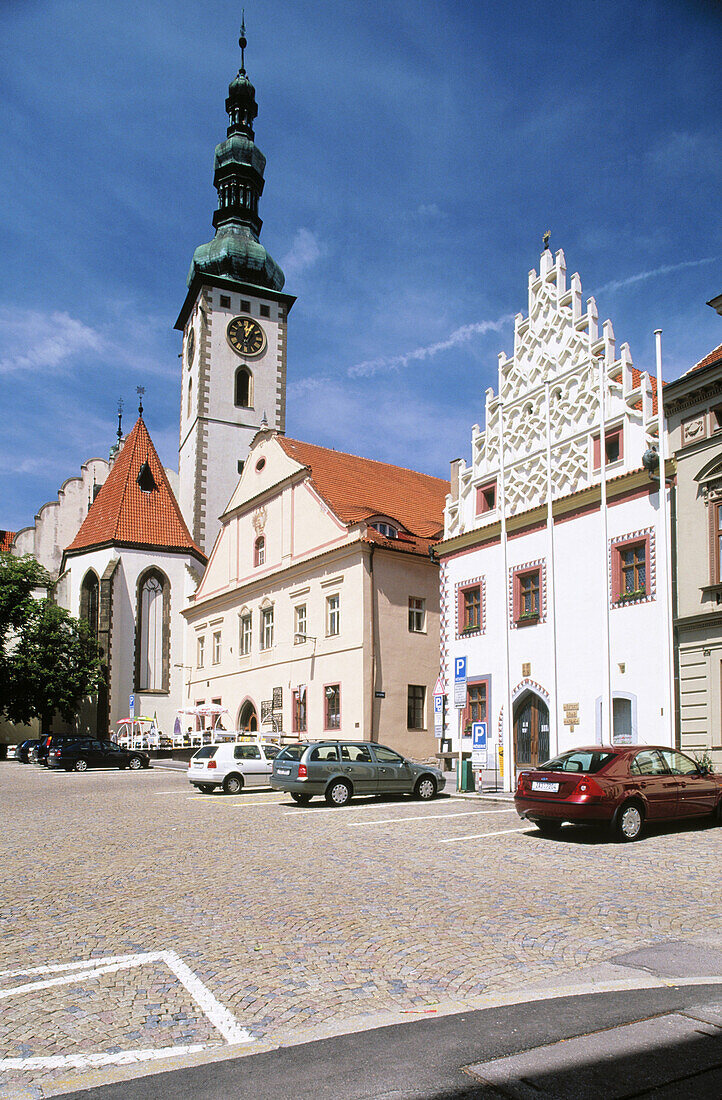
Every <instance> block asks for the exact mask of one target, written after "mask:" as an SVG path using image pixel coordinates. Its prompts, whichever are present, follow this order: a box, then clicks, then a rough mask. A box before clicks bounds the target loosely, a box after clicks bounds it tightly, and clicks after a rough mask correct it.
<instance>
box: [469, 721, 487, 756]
mask: <svg viewBox="0 0 722 1100" xmlns="http://www.w3.org/2000/svg"><path fill="white" fill-rule="evenodd" d="M471 747H472V749H481V750H482V751H485V750H486V722H472V723H471Z"/></svg>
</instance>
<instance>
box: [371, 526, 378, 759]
mask: <svg viewBox="0 0 722 1100" xmlns="http://www.w3.org/2000/svg"><path fill="white" fill-rule="evenodd" d="M374 549H375V547H374V544H373V543H371V551H370V553H369V580H370V582H371V711H370V715H369V740H370V741H376V740H378V738H377V737H374V707H375V703H376V695H375V693H376V581H375V579H374Z"/></svg>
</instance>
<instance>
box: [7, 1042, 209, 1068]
mask: <svg viewBox="0 0 722 1100" xmlns="http://www.w3.org/2000/svg"><path fill="white" fill-rule="evenodd" d="M199 1050H205V1046H204V1044H203V1043H191V1044H190V1045H189V1046H184V1047H160V1048H158V1049H155V1050H154V1049H152V1048H151V1049H149V1050H120V1051H118V1053H117V1054H54V1055H50V1056H48V1057H45V1058H43V1057H36V1058H0V1069H85V1068H86V1067H88V1066H127V1065H131V1064H132V1063H133V1062H152V1061H158V1059H160V1058H178V1057H180V1056H181V1055H182V1054H195V1053H196V1052H197V1051H199Z"/></svg>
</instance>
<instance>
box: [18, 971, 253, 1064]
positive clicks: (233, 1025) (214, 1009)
mask: <svg viewBox="0 0 722 1100" xmlns="http://www.w3.org/2000/svg"><path fill="white" fill-rule="evenodd" d="M157 962H162V963H165V965H166V966H167V967H168V969H169V970H171V971H172V973H173V974H175V976H176V978H177V979H178V981H179V982H180V983H181V985H182V986H183V987H184V988H185V989H186V990H187V992H188V993H189V994H190V996H191V997H192V998H193V1000H194V1001H195V1002H196V1004H197V1005H198V1007H199V1008H200V1009H201V1011H202V1012H203V1014H204V1015H205V1016H206V1018H207V1019H208V1020H209V1021H210V1022H211V1023H212V1024H213V1026H214V1027H215V1028H216V1030H217V1031H219V1032H220V1033H221V1035H222V1036H223V1038H224V1039H225V1040H226V1042H227V1043H229V1044H237V1043H251V1042H253V1037H252V1036H251V1035H250V1034H249V1032H248V1031H246V1029H245V1028H242V1027H241V1026H240V1024H239V1023H238V1021H237V1020H236V1018H235V1016H233V1015H232V1013H230V1012H229V1011H228V1009H227V1008H225V1007H224V1005H222V1004H221V1002H220V1001H218V1000H217V999H216V998H215V997H214V996H213V994H212V993H211V991H210V990H209V989H208V988H207V987H206V986H205V985H204V984H203V982H202V981H201V980H200V978H198V977H197V976H196V975H195V974H194V973H193V971H192V970H191V969H190V967H189V966H187V965H186V964H185V963H184V962H183V960H182V959H181V958H180V956H179V955H177V954H176V952H175V951H148V952H145V953H143V954H137V955H115V956H108V957H106V958H104V959H88V960H85V961H83V962H75V963H59V964H51V965H48V966H36V967H32V968H31V969H29V970H6V971H3V972H1V973H0V977H4V978H18V977H32V976H34V975H35V976H39V975H41V974H53V975H55V976H54V977H48V978H45V979H44V980H41V981H33V982H25V983H24V984H23V985H17V986H15V987H14V988H12V989H0V1000H7V999H8V998H9V997H14V996H16V995H18V994H21V993H34V992H37V991H40V990H43V989H50V988H52V987H54V986H61V985H69V984H74V983H77V982H78V981H83V980H86V979H87V980H93V979H95V978H98V977H101V976H103V975H104V974H115V973H117V972H118V971H120V970H130V969H132V968H133V967H137V966H142V965H143V964H144V963H157ZM207 1045H208V1044H206V1043H193V1044H190V1045H189V1044H186V1045H184V1046H177V1047H163V1048H159V1049H151V1050H124V1051H123V1050H121V1051H117V1052H115V1053H113V1054H105V1053H96V1054H61V1055H52V1056H48V1057H32V1058H0V1069H23V1068H28V1069H33V1068H36V1069H43V1068H50V1069H55V1068H62V1067H64V1066H70V1067H75V1068H82V1067H83V1066H94V1065H95V1066H99V1065H124V1064H127V1063H129V1062H142V1061H147V1060H153V1059H158V1058H171V1057H177V1056H178V1055H180V1054H189V1053H192V1052H194V1051H199V1050H204V1049H205V1048H206V1046H207Z"/></svg>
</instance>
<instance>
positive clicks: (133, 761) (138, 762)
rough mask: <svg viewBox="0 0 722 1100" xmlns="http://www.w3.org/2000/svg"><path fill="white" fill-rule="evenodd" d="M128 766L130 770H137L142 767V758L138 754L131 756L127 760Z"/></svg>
mask: <svg viewBox="0 0 722 1100" xmlns="http://www.w3.org/2000/svg"><path fill="white" fill-rule="evenodd" d="M128 767H129V768H130V770H131V771H132V772H139V771H140V769H141V768H142V767H143V760H142V758H141V757H140V756H131V758H130V760H129V761H128Z"/></svg>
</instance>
